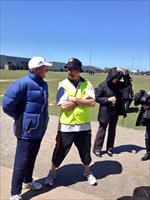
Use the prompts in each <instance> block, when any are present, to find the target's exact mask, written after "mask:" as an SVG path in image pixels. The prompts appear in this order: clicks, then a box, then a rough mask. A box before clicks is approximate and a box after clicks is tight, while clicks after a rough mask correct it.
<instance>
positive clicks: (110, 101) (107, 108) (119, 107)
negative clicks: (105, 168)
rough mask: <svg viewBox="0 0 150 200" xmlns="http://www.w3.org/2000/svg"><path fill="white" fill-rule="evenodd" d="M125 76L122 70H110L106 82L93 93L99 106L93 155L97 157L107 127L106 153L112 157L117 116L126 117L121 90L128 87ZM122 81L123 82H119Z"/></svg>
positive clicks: (99, 154)
mask: <svg viewBox="0 0 150 200" xmlns="http://www.w3.org/2000/svg"><path fill="white" fill-rule="evenodd" d="M125 76H126V75H125V72H124V71H123V70H122V69H120V68H112V69H111V70H110V71H109V73H108V76H107V78H106V80H105V81H104V82H102V83H100V85H99V86H98V88H97V89H96V91H95V98H96V102H97V103H99V104H100V108H99V113H98V121H99V128H98V131H97V135H96V138H95V142H94V147H93V153H94V154H95V155H96V156H98V157H101V156H102V152H101V150H102V147H103V142H104V138H105V133H106V128H107V126H108V125H109V128H108V138H107V146H106V151H107V153H108V155H109V156H112V155H113V147H114V141H115V134H116V126H117V121H118V116H119V115H121V114H122V115H123V116H124V117H126V112H125V107H124V101H123V96H122V94H123V93H122V90H123V88H125V87H127V86H128V85H126V83H125V81H124V79H125ZM122 79H123V81H120V80H122Z"/></svg>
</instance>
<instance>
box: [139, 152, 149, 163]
mask: <svg viewBox="0 0 150 200" xmlns="http://www.w3.org/2000/svg"><path fill="white" fill-rule="evenodd" d="M141 160H142V161H146V160H150V153H146V154H145V155H144V156H143V157H142V158H141Z"/></svg>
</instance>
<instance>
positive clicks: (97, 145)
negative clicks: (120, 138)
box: [93, 113, 118, 151]
mask: <svg viewBox="0 0 150 200" xmlns="http://www.w3.org/2000/svg"><path fill="white" fill-rule="evenodd" d="M117 121H118V113H112V114H110V115H109V119H108V121H107V122H106V123H102V122H99V128H98V131H97V134H96V138H95V142H94V146H93V151H101V149H102V147H103V143H104V139H105V134H106V129H107V126H108V138H107V144H106V150H112V149H113V147H114V141H115V135H116V126H117Z"/></svg>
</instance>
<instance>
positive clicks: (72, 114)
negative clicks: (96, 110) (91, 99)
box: [60, 79, 90, 124]
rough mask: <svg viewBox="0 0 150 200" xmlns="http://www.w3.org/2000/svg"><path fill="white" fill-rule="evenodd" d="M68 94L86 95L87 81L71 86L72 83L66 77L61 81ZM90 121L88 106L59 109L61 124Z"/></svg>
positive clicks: (75, 95) (79, 96) (78, 96)
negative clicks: (77, 85)
mask: <svg viewBox="0 0 150 200" xmlns="http://www.w3.org/2000/svg"><path fill="white" fill-rule="evenodd" d="M62 83H63V85H62V87H63V88H64V89H65V91H66V93H67V94H68V96H74V97H77V98H83V97H86V96H87V89H88V81H87V80H85V81H83V82H81V83H80V85H79V87H78V88H75V87H73V86H72V83H71V82H70V81H69V80H68V79H66V80H65V81H63V82H62ZM89 122H90V111H89V107H88V106H83V105H77V106H75V107H74V108H72V109H69V110H65V111H61V115H60V123H61V124H85V123H89Z"/></svg>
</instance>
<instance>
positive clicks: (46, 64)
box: [44, 63, 53, 67]
mask: <svg viewBox="0 0 150 200" xmlns="http://www.w3.org/2000/svg"><path fill="white" fill-rule="evenodd" d="M44 65H45V66H47V67H51V66H52V65H53V63H44Z"/></svg>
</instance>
